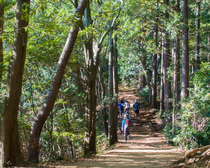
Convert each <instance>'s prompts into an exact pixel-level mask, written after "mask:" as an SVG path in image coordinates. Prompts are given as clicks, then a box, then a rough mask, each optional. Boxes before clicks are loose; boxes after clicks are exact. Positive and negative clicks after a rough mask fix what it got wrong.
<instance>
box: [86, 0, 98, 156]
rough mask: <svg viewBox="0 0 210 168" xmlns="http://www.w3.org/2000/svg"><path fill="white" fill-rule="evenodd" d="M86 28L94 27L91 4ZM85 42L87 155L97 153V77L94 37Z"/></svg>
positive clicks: (89, 37) (87, 12) (87, 13)
mask: <svg viewBox="0 0 210 168" xmlns="http://www.w3.org/2000/svg"><path fill="white" fill-rule="evenodd" d="M85 21H86V23H85V25H86V28H88V27H91V26H92V22H93V21H92V18H91V10H90V4H89V3H88V5H87V7H86V9H85ZM86 38H87V41H86V42H85V61H86V71H87V73H88V74H87V90H86V94H87V98H86V99H87V109H86V112H85V128H86V130H85V151H84V152H85V154H89V153H96V75H97V66H96V65H95V60H94V53H93V36H92V35H89V34H88V33H87V37H86Z"/></svg>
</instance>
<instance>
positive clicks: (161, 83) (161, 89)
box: [160, 39, 164, 117]
mask: <svg viewBox="0 0 210 168" xmlns="http://www.w3.org/2000/svg"><path fill="white" fill-rule="evenodd" d="M162 43H163V39H162V42H161V48H162V52H161V78H160V116H161V117H162V115H163V111H164V82H163V50H164V48H163V45H162Z"/></svg>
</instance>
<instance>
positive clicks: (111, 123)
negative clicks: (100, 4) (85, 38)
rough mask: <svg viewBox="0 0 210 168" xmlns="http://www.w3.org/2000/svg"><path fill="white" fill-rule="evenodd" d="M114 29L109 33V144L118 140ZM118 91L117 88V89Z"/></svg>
mask: <svg viewBox="0 0 210 168" xmlns="http://www.w3.org/2000/svg"><path fill="white" fill-rule="evenodd" d="M112 35H113V31H110V32H109V35H108V45H109V54H108V55H109V96H110V101H109V144H110V145H113V144H115V143H116V142H117V132H116V128H115V127H116V125H115V122H116V111H115V110H116V109H114V104H116V101H113V95H114V87H115V86H114V59H115V57H114V56H115V55H114V39H113V38H112ZM115 75H116V74H115ZM115 92H116V90H115Z"/></svg>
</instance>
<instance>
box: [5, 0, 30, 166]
mask: <svg viewBox="0 0 210 168" xmlns="http://www.w3.org/2000/svg"><path fill="white" fill-rule="evenodd" d="M29 9H30V0H17V3H16V16H15V30H14V49H13V53H12V57H11V59H10V64H9V70H8V84H7V86H8V87H7V90H8V94H9V97H8V101H7V105H6V108H5V113H4V116H3V120H4V126H3V129H4V162H3V165H4V166H8V163H9V164H10V165H18V164H19V163H21V162H22V161H23V157H22V154H21V150H20V143H19V136H18V121H17V115H18V107H19V102H20V97H21V89H22V78H23V71H24V64H25V58H26V48H27V38H28V32H27V31H26V30H25V27H26V26H28V21H29ZM23 16H24V18H25V19H22V17H23ZM25 16H26V17H25Z"/></svg>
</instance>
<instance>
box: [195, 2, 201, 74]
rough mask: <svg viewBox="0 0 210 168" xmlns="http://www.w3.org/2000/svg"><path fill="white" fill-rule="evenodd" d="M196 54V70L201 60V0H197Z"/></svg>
mask: <svg viewBox="0 0 210 168" xmlns="http://www.w3.org/2000/svg"><path fill="white" fill-rule="evenodd" d="M195 25H196V55H195V72H197V70H198V69H199V62H200V61H199V60H200V32H199V31H200V0H198V1H197V10H196V21H195Z"/></svg>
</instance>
